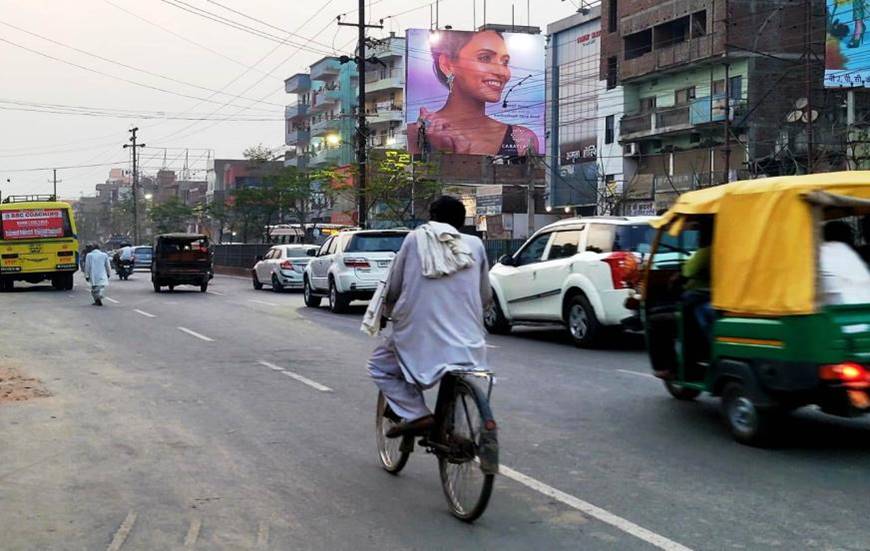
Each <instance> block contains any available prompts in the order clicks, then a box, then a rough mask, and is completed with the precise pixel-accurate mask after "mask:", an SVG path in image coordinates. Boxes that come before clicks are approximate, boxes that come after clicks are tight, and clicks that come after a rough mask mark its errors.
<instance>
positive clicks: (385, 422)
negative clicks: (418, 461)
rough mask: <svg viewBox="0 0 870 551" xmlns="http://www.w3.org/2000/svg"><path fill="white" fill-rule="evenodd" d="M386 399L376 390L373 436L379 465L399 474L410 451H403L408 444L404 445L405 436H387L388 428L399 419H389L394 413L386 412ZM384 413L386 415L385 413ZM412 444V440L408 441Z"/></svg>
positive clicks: (391, 472)
mask: <svg viewBox="0 0 870 551" xmlns="http://www.w3.org/2000/svg"><path fill="white" fill-rule="evenodd" d="M387 407H388V406H387V399H386V398H384V394H383V393H382V392H378V410H377V416H376V418H375V437H376V439H377V443H378V459H380V461H381V467H383V468H384V470H385V471H387V472H388V473H390V474H399V471H401V470H402V469H403V468H404V467H405V463H407V462H408V457H409V456H410V455H411V452H409V451H405V450H407V449H408V446H407V445H405V442H404V440H405V438H409V437H407V436H406V437H403V438H387V436H386V435H387V431H388V430H390V429H391V428H392V427H393V426H394V425H396V424H397V423H398V422H399V421H398V419H395V418H394V419H391V418H390V417H393V416H394V415H395V414H393V415H390V413H389V412H387ZM385 414H386V415H385ZM410 444H411V446H413V442H411V443H410Z"/></svg>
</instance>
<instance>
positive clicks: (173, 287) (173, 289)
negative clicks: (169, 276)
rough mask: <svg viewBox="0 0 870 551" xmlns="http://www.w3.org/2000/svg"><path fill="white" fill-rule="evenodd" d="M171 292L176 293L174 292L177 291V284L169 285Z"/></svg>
mask: <svg viewBox="0 0 870 551" xmlns="http://www.w3.org/2000/svg"><path fill="white" fill-rule="evenodd" d="M169 292H170V293H174V292H175V285H170V286H169Z"/></svg>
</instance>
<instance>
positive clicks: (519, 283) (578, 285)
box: [484, 216, 655, 346]
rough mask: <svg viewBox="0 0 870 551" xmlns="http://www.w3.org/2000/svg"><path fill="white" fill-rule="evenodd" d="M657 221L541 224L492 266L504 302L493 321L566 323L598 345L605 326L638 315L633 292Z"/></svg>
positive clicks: (496, 329) (494, 324)
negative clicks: (631, 305) (629, 304)
mask: <svg viewBox="0 0 870 551" xmlns="http://www.w3.org/2000/svg"><path fill="white" fill-rule="evenodd" d="M650 220H651V217H644V216H634V217H608V216H591V217H583V218H573V219H570V220H562V221H560V222H556V223H555V224H550V225H549V226H547V227H545V228H543V229H541V230H539V231H538V232H537V233H536V234H534V235H533V236H532V237H531V238H530V239H529V240H528V241H526V243H525V244H524V245H523V246H522V247H521V248H520V250H519V251H517V253H516V254H514V255H512V256H503V257H502V258H501V259H499V262H498V264H496V265H495V266H493V268H492V269H491V270H490V272H489V280H490V283H491V284H492V288H493V292H494V293H495V296H496V301H495V304H494V306H493V308H492V309H491V310H490V311H489V312H487V314H486V316H485V317H484V322H485V325H486V328H487V329H488V330H489V331H490V332H491V333H507V332H509V331H510V329H511V326H513V325H522V324H524V323H525V324H528V323H554V322H555V323H564V324H565V325H566V326H567V328H568V331H569V333H570V334H571V338H572V339H573V340H574V344H576V345H577V346H592V345H594V344H595V343H596V342H597V341H598V339H599V338H600V337H601V333H602V330H603V329H604V328H605V327H608V326H610V327H619V326H620V325H621V323H622V321H623V320H624V319H627V318H629V317H631V315H632V314H633V312H632V311H630V310H628V309H627V308H626V307H625V299H626V298H627V297H628V296H629V295H631V294H633V293H634V287H635V286H636V282H637V279H638V277H639V274H640V272H639V264H640V262H641V261H642V260H643V258H642V257H643V255H645V254H649V253H650V251H651V248H652V240H653V237H654V235H655V234H654V231H653V229H652V227H651V226H650V225H649V221H650Z"/></svg>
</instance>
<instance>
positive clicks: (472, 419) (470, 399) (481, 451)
mask: <svg viewBox="0 0 870 551" xmlns="http://www.w3.org/2000/svg"><path fill="white" fill-rule="evenodd" d="M474 379H484V380H485V381H486V382H487V383H488V388H487V390H486V392H484V391H483V389H482V388H481V386H480V385H478V384H477V382H476V381H474ZM494 383H495V377H494V376H493V373H492V372H491V371H486V370H462V369H461V370H456V371H451V372H449V373H447V374H446V375H444V378H443V379H442V380H441V386H440V388H439V389H438V399H437V402H436V405H435V414H434V417H435V424H434V425H433V427H432V428H431V429H430V430H429V432H428V434H425V435H423V436H418V435H405V436H402V437H401V438H387V437H386V433H387V431H389V430H390V428H392V427H393V426H394V425H395V424H397V423H399V422H400V421H401V419H399V418H398V416H396V415H395V413H393V412H392V410H391V409H390V408H389V406H388V404H387V401H386V399H385V398H384V395H383V393H381V392H378V404H377V415H376V418H375V426H376V437H377V446H378V457H379V459H380V462H381V466H382V467H383V468H384V470H386V471H387V472H388V473H390V474H393V475H398V474H399V472H401V470H402V469H403V468H404V467H405V464H406V463H407V462H408V458H409V457H410V455H411V453H412V452H413V451H414V439H415V438H419V439H420V440H419V446H420V447H422V448H423V449H424V450H426V452H427V453H431V454H434V455H435V456H436V457H437V458H438V470H439V473H440V475H441V487H442V489H443V490H444V496H445V497H446V498H447V505H448V507H449V508H450V512H451V513H452V514H453V516H455V517H457V518H458V519H460V520H463V521H465V522H469V523H470V522H474V521H475V520H477V519H478V518H479V517H480V516H481V515H482V514H483V512H484V511H485V510H486V506H487V504H488V503H489V498H490V496H491V495H492V487H493V482H494V479H495V475H496V474H497V473H498V434H497V428H496V422H495V419H494V418H493V416H492V411H491V410H490V407H489V398H490V396H491V395H492V387H493V384H494Z"/></svg>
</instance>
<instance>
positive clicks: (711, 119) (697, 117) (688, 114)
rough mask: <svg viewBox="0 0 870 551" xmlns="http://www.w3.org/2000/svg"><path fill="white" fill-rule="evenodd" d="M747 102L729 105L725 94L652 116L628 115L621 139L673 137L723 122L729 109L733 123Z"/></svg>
mask: <svg viewBox="0 0 870 551" xmlns="http://www.w3.org/2000/svg"><path fill="white" fill-rule="evenodd" d="M743 106H744V103H743V102H741V101H738V100H735V99H732V100H731V103H730V106H726V103H725V95H724V94H720V95H715V96H712V97H711V96H705V97H702V98H696V99H694V100H692V101H691V103H688V104H686V105H678V106H674V107H663V108H659V109H656V110H655V111H653V112H649V113H639V114H635V115H626V116H624V117H623V118H622V120H621V121H620V140H621V141H633V140H638V139H641V138H647V137H650V136H657V135H662V134H673V133H679V132H685V131H687V130H692V129H694V128H696V127H698V126H701V125H705V124H710V123H717V122H723V121H724V120H725V112H726V110H728V114H729V118H730V119H731V120H732V121H733V120H735V116H739V115H740V114H741V112H742V111H743Z"/></svg>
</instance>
